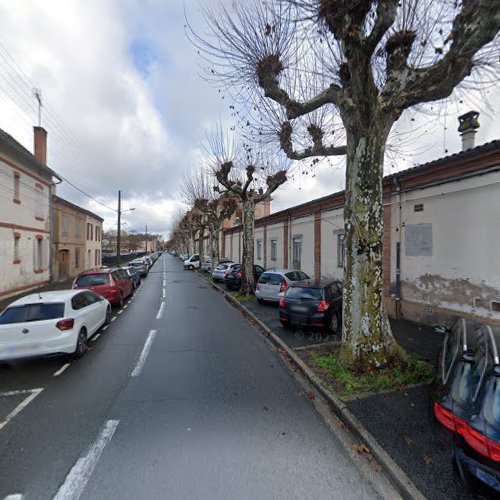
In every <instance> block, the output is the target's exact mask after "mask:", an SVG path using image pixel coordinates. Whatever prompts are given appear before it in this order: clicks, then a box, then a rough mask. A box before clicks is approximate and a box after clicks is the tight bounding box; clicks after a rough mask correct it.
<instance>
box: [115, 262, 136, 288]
mask: <svg viewBox="0 0 500 500" xmlns="http://www.w3.org/2000/svg"><path fill="white" fill-rule="evenodd" d="M120 269H123V270H124V271H125V272H126V273H127V275H128V277H129V278H130V279H131V280H132V284H133V285H134V289H135V288H137V287H138V286H139V285H140V284H141V274H140V271H139V270H138V269H136V268H135V267H134V266H122V267H121V268H120Z"/></svg>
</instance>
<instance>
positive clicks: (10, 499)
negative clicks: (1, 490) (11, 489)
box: [3, 493, 23, 500]
mask: <svg viewBox="0 0 500 500" xmlns="http://www.w3.org/2000/svg"><path fill="white" fill-rule="evenodd" d="M22 498H23V495H21V493H14V494H11V495H7V496H6V497H4V498H3V500H22Z"/></svg>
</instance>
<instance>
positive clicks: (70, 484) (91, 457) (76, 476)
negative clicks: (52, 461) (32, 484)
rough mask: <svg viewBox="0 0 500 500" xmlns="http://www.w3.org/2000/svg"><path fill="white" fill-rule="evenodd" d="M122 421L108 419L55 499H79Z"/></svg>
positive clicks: (71, 471)
mask: <svg viewBox="0 0 500 500" xmlns="http://www.w3.org/2000/svg"><path fill="white" fill-rule="evenodd" d="M119 423H120V421H119V420H108V421H107V422H106V423H105V424H104V427H103V428H102V430H101V432H100V433H99V436H98V437H97V439H96V440H95V441H94V443H93V444H92V446H91V447H90V448H89V449H88V451H87V453H86V454H85V455H83V456H81V457H80V458H79V459H78V461H77V462H76V464H75V465H74V466H73V468H72V469H71V470H70V471H69V474H68V475H67V476H66V479H65V481H64V483H63V484H62V485H61V487H60V488H59V491H58V492H57V493H56V495H55V497H54V499H53V500H77V499H78V498H80V495H81V494H82V493H83V490H84V489H85V486H86V485H87V482H88V480H89V479H90V476H91V475H92V472H93V471H94V468H95V466H96V464H97V462H98V461H99V458H100V456H101V454H102V452H103V450H104V448H105V446H106V445H107V444H108V443H109V442H110V441H111V438H112V437H113V434H114V433H115V431H116V428H117V427H118V424H119Z"/></svg>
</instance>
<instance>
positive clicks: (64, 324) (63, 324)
mask: <svg viewBox="0 0 500 500" xmlns="http://www.w3.org/2000/svg"><path fill="white" fill-rule="evenodd" d="M74 326H75V320H74V319H73V318H69V319H62V320H61V321H58V322H57V323H56V327H57V328H59V330H61V331H64V330H71V329H72V328H73V327H74Z"/></svg>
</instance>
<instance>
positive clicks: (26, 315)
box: [0, 302, 64, 325]
mask: <svg viewBox="0 0 500 500" xmlns="http://www.w3.org/2000/svg"><path fill="white" fill-rule="evenodd" d="M63 316H64V304H62V303H59V302H57V303H51V304H25V305H22V306H14V307H8V308H7V309H5V311H4V312H3V313H2V314H1V315H0V325H11V324H13V323H26V322H28V321H44V320H48V319H57V318H62V317H63Z"/></svg>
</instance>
